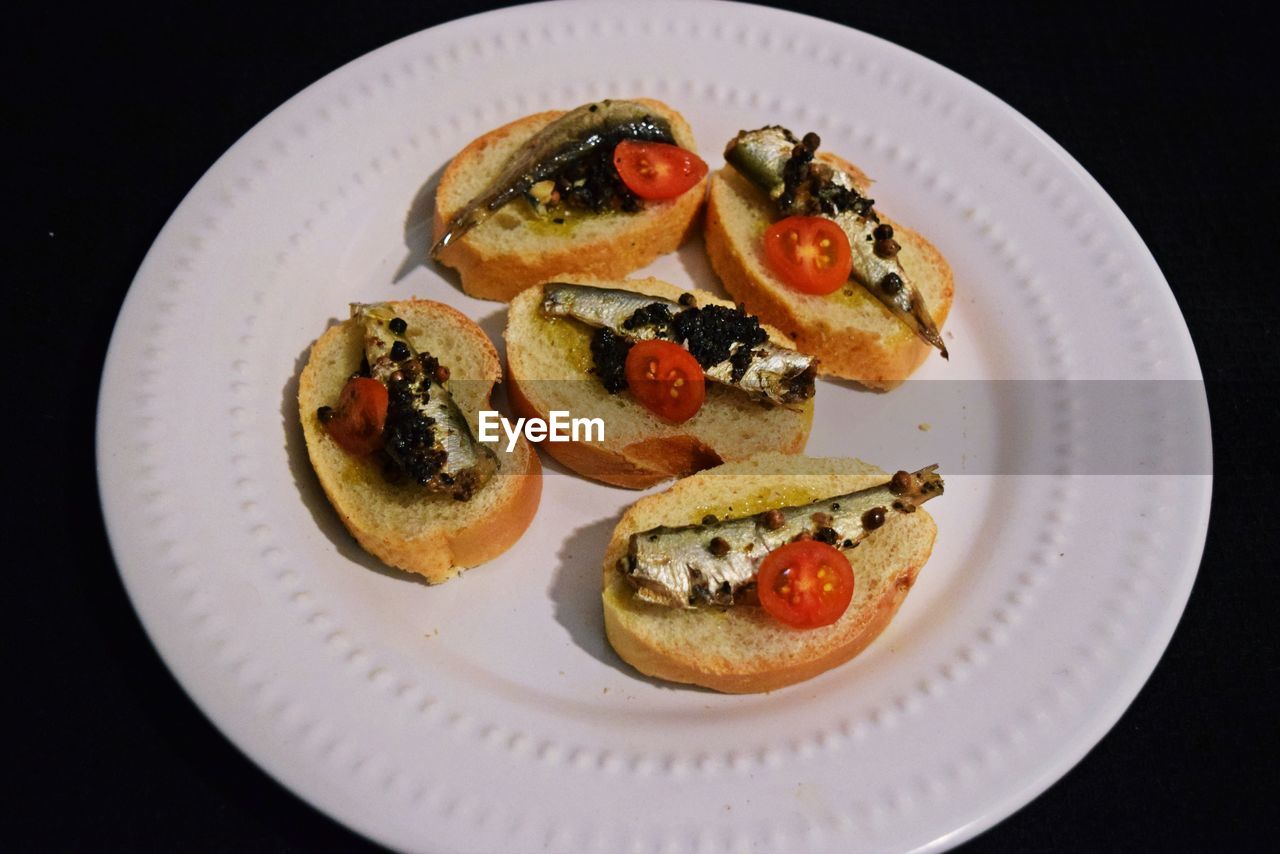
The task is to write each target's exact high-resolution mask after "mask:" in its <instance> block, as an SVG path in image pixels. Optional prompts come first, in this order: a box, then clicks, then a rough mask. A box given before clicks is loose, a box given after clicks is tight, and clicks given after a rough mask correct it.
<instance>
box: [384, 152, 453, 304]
mask: <svg viewBox="0 0 1280 854" xmlns="http://www.w3.org/2000/svg"><path fill="white" fill-rule="evenodd" d="M444 170H445V167H444V166H441V167H440V168H439V169H437V170H436V171H435V172H433V173H431V175H430V176H429V177H428V178H427V180H426V181H425V182H424V183H423V185H422V186H421V187H419V188H418V192H417V193H416V194H414V197H413V202H412V203H410V205H409V212H408V213H407V214H405V217H404V245H405V249H406V250H408V254H406V255H405V257H404V260H403V261H401V262H400V266H399V267H397V268H396V271H395V273H394V274H393V275H392V276H391V283H392V284H397V283H399V282H400V281H402V280H403V279H404V278H405V277H406V276H408V275H409V274H410V273H412V272H413V271H414V270H416V269H417V268H418V267H426V268H427V269H430V270H434V271H435V272H436V273H437V274H438V275H439V276H440V277H441V278H443V279H444V280H445V281H446V282H448V283H449V284H450V285H452V286H453V287H454V288H455V289H457V290H458V291H461V290H462V279H461V277H459V276H458V272H457V271H456V270H454V269H453V268H451V267H446V266H444V265H443V264H437V263H436V262H435V261H432V260H431V257H430V255H429V253H430V252H431V221H432V218H433V209H434V207H435V204H434V203H435V198H436V188H437V187H439V186H440V177H441V176H442V175H443V174H444Z"/></svg>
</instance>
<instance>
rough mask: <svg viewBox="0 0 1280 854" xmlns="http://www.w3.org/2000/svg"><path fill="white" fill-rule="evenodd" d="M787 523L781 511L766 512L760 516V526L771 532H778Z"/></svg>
mask: <svg viewBox="0 0 1280 854" xmlns="http://www.w3.org/2000/svg"><path fill="white" fill-rule="evenodd" d="M784 522H786V519H785V517H783V515H782V511H781V510H766V511H765V512H763V513H761V514H760V524H761V525H763V526H764V527H765V528H767V529H768V530H770V531H776V530H778V529H779V528H781V527H782V525H783V523H784Z"/></svg>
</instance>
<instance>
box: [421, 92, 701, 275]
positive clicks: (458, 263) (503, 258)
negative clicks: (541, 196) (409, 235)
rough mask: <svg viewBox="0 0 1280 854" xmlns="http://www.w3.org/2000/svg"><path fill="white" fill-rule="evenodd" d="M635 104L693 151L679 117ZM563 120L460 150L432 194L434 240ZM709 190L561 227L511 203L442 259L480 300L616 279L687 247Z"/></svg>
mask: <svg viewBox="0 0 1280 854" xmlns="http://www.w3.org/2000/svg"><path fill="white" fill-rule="evenodd" d="M635 100H636V101H637V102H638V103H642V104H647V105H650V106H652V108H653V110H654V113H655V114H657V115H661V116H662V117H664V118H666V119H667V120H668V121H669V122H670V123H671V130H672V133H673V135H674V136H675V138H676V141H677V142H678V143H679V144H680V146H681V147H683V148H686V149H688V150H690V151H694V152H696V151H697V149H696V147H695V146H694V142H693V131H692V130H691V129H690V128H689V124H688V122H686V121H685V120H684V118H683V117H682V116H681V115H680V114H679V113H677V112H676V111H675V110H673V109H671V108H670V107H668V106H667V105H666V104H663V103H662V102H660V101H653V100H649V99H647V98H637V99H635ZM562 115H564V112H563V111H551V112H545V113H537V114H535V115H532V116H526V117H525V118H522V119H517V120H516V121H514V122H512V123H511V124H508V125H504V126H502V127H500V128H498V129H497V130H493V131H490V132H489V133H487V134H485V135H484V136H482V137H479V138H478V139H476V140H474V141H473V142H471V144H469V145H468V146H467V147H466V148H464V149H462V151H460V152H459V153H458V155H457V156H456V157H454V158H453V161H452V162H451V163H450V164H449V166H448V167H447V168H446V169H445V171H444V175H443V176H441V178H440V186H439V188H438V189H437V190H436V198H435V219H434V221H433V223H432V242H433V243H434V242H435V241H437V240H439V239H440V236H441V235H442V234H443V233H444V230H445V227H446V226H447V225H448V223H449V220H450V219H452V218H453V216H454V214H456V213H457V212H458V211H459V210H461V209H462V208H463V207H464V206H465V205H466V204H467V203H468V202H470V201H471V200H472V199H474V198H475V197H476V196H478V195H480V193H481V192H482V191H483V190H484V189H485V187H486V186H487V185H488V184H489V181H490V180H492V179H493V177H494V176H495V175H496V174H497V173H498V172H499V171H500V170H501V169H502V167H503V165H504V164H505V163H506V161H507V159H508V158H509V157H511V155H513V154H514V153H515V152H516V151H517V150H518V149H519V148H520V146H521V145H522V144H523V143H525V142H526V141H527V140H528V139H529V138H530V137H532V136H533V135H534V134H535V133H537V132H538V131H539V130H541V129H542V128H543V127H545V126H546V125H548V124H550V123H551V122H552V121H553V120H555V119H557V118H559V117H560V116H562ZM706 191H707V183H706V179H705V178H704V179H703V180H702V181H699V182H698V183H697V184H696V185H695V186H693V187H692V188H690V189H689V190H688V191H686V192H685V193H683V194H682V195H680V196H678V197H676V198H675V199H671V200H669V201H661V202H655V201H649V202H645V203H644V208H643V210H640V211H638V212H636V213H609V214H585V215H573V216H568V217H566V218H565V223H564V224H562V225H557V224H556V223H555V222H554V219H543V218H540V217H539V216H538V215H537V214H535V213H534V212H533V210H532V208H531V206H530V205H529V204H528V203H527V202H526V201H525V200H523V199H516V200H515V201H513V202H510V203H509V204H507V205H506V206H505V207H504V208H502V209H501V210H499V211H497V212H496V213H494V214H493V215H492V216H490V217H489V218H488V219H487V220H485V221H484V222H482V223H480V225H478V226H476V227H475V228H473V229H472V230H471V231H469V232H467V233H466V235H465V236H463V237H462V239H460V240H458V241H457V242H455V243H452V244H450V245H449V246H447V247H446V248H445V249H444V250H443V252H442V253H441V255H440V261H441V262H442V263H444V264H445V265H447V266H449V267H453V268H454V269H455V270H457V271H458V273H459V275H460V276H461V277H462V289H463V290H464V291H466V292H467V293H468V294H470V295H471V296H473V297H479V298H481V299H492V300H510V299H512V298H513V297H514V296H515V295H516V294H518V293H520V292H521V291H522V290H524V289H525V288H528V287H530V286H532V285H536V284H539V283H541V282H544V281H547V280H548V279H549V278H551V276H553V275H555V274H558V273H564V272H572V273H581V274H584V275H592V276H599V277H604V278H621V277H622V276H625V275H626V274H628V273H630V272H632V271H633V270H638V269H640V268H641V267H643V266H645V265H646V264H648V263H649V262H651V261H653V259H655V258H657V257H658V256H659V255H665V254H666V253H668V252H671V251H673V250H675V249H676V247H678V246H679V245H680V244H681V243H683V242H684V239H685V238H686V237H687V236H688V235H689V234H690V232H691V231H692V230H693V229H694V228H696V223H695V220H696V218H697V215H698V212H699V211H700V210H701V209H702V202H703V200H704V198H705V197H706Z"/></svg>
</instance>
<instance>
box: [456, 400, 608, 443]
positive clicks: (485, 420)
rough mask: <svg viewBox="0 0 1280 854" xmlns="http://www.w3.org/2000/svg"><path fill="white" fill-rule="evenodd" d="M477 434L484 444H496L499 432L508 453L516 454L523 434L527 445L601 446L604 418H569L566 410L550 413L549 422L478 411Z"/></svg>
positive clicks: (554, 410)
mask: <svg viewBox="0 0 1280 854" xmlns="http://www.w3.org/2000/svg"><path fill="white" fill-rule="evenodd" d="M479 426H480V431H479V436H477V438H478V439H479V440H480V441H481V442H485V443H486V444H488V443H492V442H497V441H498V440H499V438H500V437H499V435H498V428H499V427H501V428H502V432H503V433H506V434H507V453H511V451H513V450H515V447H516V442H517V441H518V440H519V438H520V434H521V433H523V434H524V437H525V438H526V439H528V440H529V441H530V442H544V441H545V442H603V441H604V419H603V418H572V417H570V415H569V412H568V410H565V409H553V410H551V420H550V421H544V420H543V419H541V418H517V419H516V420H515V423H514V424H512V423H511V421H510V420H509V419H506V418H503V417H502V414H501V413H499V412H497V411H496V410H493V409H482V410H480V424H479Z"/></svg>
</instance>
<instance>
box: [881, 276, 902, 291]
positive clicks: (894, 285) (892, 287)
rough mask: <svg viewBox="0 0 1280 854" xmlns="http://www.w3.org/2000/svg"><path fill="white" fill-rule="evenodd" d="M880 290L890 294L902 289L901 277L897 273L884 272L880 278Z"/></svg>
mask: <svg viewBox="0 0 1280 854" xmlns="http://www.w3.org/2000/svg"><path fill="white" fill-rule="evenodd" d="M880 290H882V291H884V292H885V293H886V294H889V295H890V296H892V295H893V294H896V293H897V292H898V291H900V290H902V277H901V276H899V275H898V274H897V273H886V274H885V276H884V278H883V279H881V280H880Z"/></svg>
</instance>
